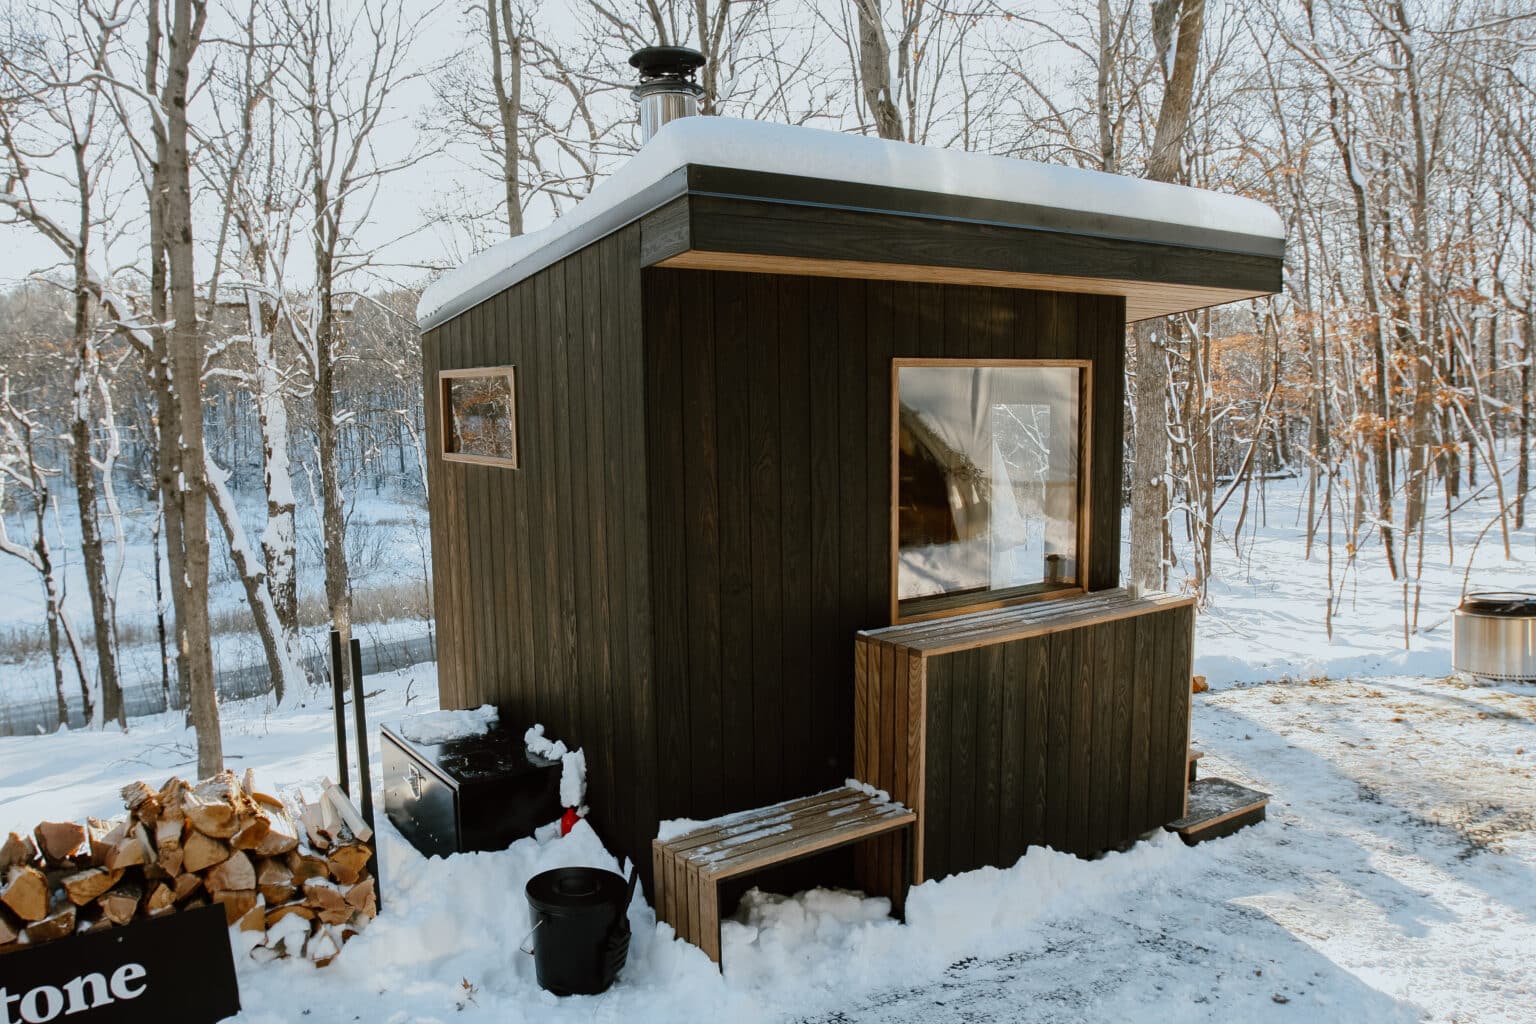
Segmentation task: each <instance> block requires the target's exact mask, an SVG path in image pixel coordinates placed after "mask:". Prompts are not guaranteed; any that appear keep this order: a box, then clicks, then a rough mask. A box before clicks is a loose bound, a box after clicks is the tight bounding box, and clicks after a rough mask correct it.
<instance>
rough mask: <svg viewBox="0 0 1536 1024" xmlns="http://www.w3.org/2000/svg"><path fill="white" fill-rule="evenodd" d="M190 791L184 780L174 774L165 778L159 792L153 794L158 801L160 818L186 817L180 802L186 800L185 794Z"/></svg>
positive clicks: (162, 819)
mask: <svg viewBox="0 0 1536 1024" xmlns="http://www.w3.org/2000/svg"><path fill="white" fill-rule="evenodd" d="M191 792H192V787H191V786H190V785H188V784H187V783H186V781H185V780H183V779H178V778H176V777H175V776H174V775H173V776H172V777H170V778H169V779H166V780H165V785H163V786H161V787H160V792H159V793H158V794H156V796H155V799H156V800H157V801H159V803H160V820H161V821H165V820H167V819H169V820H174V821H180V820H181V819H182V818H184V817H186V812H185V811H184V810H183V809H182V804H183V803H184V802H185V801H186V799H187V794H189V793H191Z"/></svg>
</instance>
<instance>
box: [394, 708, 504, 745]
mask: <svg viewBox="0 0 1536 1024" xmlns="http://www.w3.org/2000/svg"><path fill="white" fill-rule="evenodd" d="M496 720H497V712H496V707H495V705H493V704H484V705H482V706H480V707H478V708H475V709H474V710H472V711H430V712H428V713H427V714H424V715H412V716H411V717H409V718H407V719H405V720H404V721H402V722H401V723H400V735H402V736H404V737H405V738H406V739H408V740H410V741H411V742H412V743H447V742H448V741H449V740H460V739H464V738H465V737H467V736H484V735H485V734H486V733H488V732H490V731H491V730H492V729H494V728H496Z"/></svg>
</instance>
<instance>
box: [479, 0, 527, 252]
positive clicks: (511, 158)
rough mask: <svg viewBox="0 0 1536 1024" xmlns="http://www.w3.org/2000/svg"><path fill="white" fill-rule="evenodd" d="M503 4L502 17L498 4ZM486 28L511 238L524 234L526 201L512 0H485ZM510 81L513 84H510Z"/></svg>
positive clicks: (519, 55) (519, 46) (518, 41)
mask: <svg viewBox="0 0 1536 1024" xmlns="http://www.w3.org/2000/svg"><path fill="white" fill-rule="evenodd" d="M498 3H499V4H500V7H501V11H500V18H499V19H498V17H497V5H498ZM485 19H486V27H487V28H488V29H489V30H490V38H491V82H492V84H494V85H495V87H496V112H497V113H498V114H499V115H500V118H501V176H502V184H503V186H504V187H505V189H506V203H507V232H508V234H510V235H511V236H512V237H514V238H515V237H517V236H518V235H520V234H522V233H523V202H522V197H521V195H520V189H519V187H518V180H517V167H518V163H519V162H520V160H521V157H522V149H521V147H520V146H519V144H518V133H517V121H518V117H519V115H520V114H521V113H522V109H523V38H522V36H521V35H520V34H519V33H518V31H517V30H516V28H515V27H514V26H513V24H512V5H511V3H510V2H509V0H485ZM503 32H505V33H506V40H505V41H506V49H507V57H508V58H510V61H511V66H510V67H509V68H508V69H507V70H508V72H510V74H507V73H504V72H503V71H502V41H503V40H502V33H503ZM509 79H510V81H509Z"/></svg>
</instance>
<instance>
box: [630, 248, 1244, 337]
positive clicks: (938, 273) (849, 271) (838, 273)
mask: <svg viewBox="0 0 1536 1024" xmlns="http://www.w3.org/2000/svg"><path fill="white" fill-rule="evenodd" d="M656 266H658V267H676V268H679V269H682V270H727V271H738V272H741V273H752V274H792V275H799V276H802V277H842V278H864V279H866V280H871V281H923V282H929V283H933V284H971V285H987V286H991V287H996V288H1025V289H1030V290H1034V291H1050V292H1076V293H1078V294H1082V295H1122V296H1124V297H1125V321H1126V323H1134V322H1136V321H1137V320H1150V319H1152V318H1153V317H1159V316H1171V315H1173V314H1175V313H1188V312H1190V311H1191V310H1195V309H1204V308H1206V307H1207V306H1220V305H1224V304H1226V303H1228V302H1240V301H1242V300H1244V299H1257V298H1262V297H1264V296H1266V295H1269V294H1271V293H1270V292H1267V291H1248V290H1246V289H1241V288H1212V287H1207V286H1201V285H1190V284H1162V283H1158V282H1152V281H1121V280H1116V279H1112V278H1099V277H1065V276H1061V275H1057V274H1027V273H1020V272H1018V271H1012V270H978V269H974V268H970V267H929V266H920V265H918V264H913V263H876V262H872V261H867V260H828V259H815V258H811V257H806V256H762V255H758V254H755V253H742V252H707V251H704V250H701V249H690V250H688V251H687V252H682V253H678V254H677V255H676V256H671V257H669V258H667V259H664V260H661V261H660V262H658V263H657V264H656Z"/></svg>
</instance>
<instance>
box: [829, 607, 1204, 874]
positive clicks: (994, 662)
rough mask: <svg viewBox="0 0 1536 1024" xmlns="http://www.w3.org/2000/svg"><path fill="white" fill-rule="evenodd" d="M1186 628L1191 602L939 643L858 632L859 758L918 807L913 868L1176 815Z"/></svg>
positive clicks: (1127, 832)
mask: <svg viewBox="0 0 1536 1024" xmlns="http://www.w3.org/2000/svg"><path fill="white" fill-rule="evenodd" d="M1193 637H1194V608H1193V605H1192V604H1191V603H1188V602H1182V603H1179V604H1178V605H1177V606H1174V607H1169V608H1166V609H1163V610H1154V611H1147V612H1143V613H1141V614H1137V615H1134V616H1132V617H1127V618H1120V619H1114V620H1111V621H1107V622H1097V623H1093V624H1089V625H1081V626H1076V627H1073V628H1070V629H1065V630H1062V631H1059V632H1051V633H1045V634H1041V635H1036V636H1029V637H1025V638H1023V639H1014V640H1006V641H1002V642H986V643H983V644H982V645H980V646H975V647H969V648H966V649H963V650H955V651H950V652H946V653H927V652H923V651H918V650H913V649H910V648H907V647H903V646H901V645H900V644H899V643H893V642H890V641H887V640H881V639H877V638H874V637H865V636H861V637H859V638H858V641H857V643H856V644H855V661H856V667H857V676H858V687H859V692H860V694H861V700H860V705H859V706H860V707H862V708H863V709H864V711H863V712H862V714H863V715H864V716H865V717H866V718H867V720H866V721H863V722H861V723H860V728H859V729H858V734H859V755H858V762H857V763H856V765H855V769H856V770H862V772H863V774H861V776H860V777H861V778H864V779H865V781H868V782H870V783H872V784H874V785H877V786H880V787H881V788H884V789H886V790H888V791H889V792H890V793H891V795H892V796H893V797H894V798H895V799H898V800H901V801H902V802H903V803H906V804H908V806H912V807H915V808H916V809H917V810H918V812H919V828H920V830H921V831H920V834H919V837H918V847H919V849H918V851H917V861H918V865H919V866H918V871H917V875H918V877H919V878H920V879H922V878H943V877H945V876H946V875H950V874H953V873H955V872H959V871H969V870H971V869H973V868H977V867H981V866H983V865H988V864H990V865H994V866H999V867H1006V866H1008V865H1011V864H1012V863H1013V862H1014V861H1016V860H1017V859H1018V858H1019V857H1020V856H1022V855H1023V853H1024V851H1025V849H1026V848H1027V847H1030V846H1050V847H1052V848H1053V849H1056V850H1062V851H1066V852H1069V853H1075V854H1078V855H1081V856H1088V855H1091V854H1095V853H1098V852H1101V851H1103V850H1107V849H1112V848H1114V847H1117V846H1119V845H1121V844H1122V843H1125V842H1127V841H1129V840H1132V839H1134V838H1136V837H1137V836H1139V835H1141V834H1143V833H1145V832H1147V831H1149V830H1151V829H1154V828H1157V827H1158V826H1160V825H1164V824H1167V823H1168V822H1170V821H1173V820H1175V819H1176V818H1178V817H1180V816H1181V815H1182V814H1183V813H1184V795H1185V791H1186V777H1187V775H1186V773H1187V768H1188V766H1187V761H1186V758H1187V754H1188V750H1189V706H1190V685H1189V679H1190V676H1189V673H1190V667H1191V662H1192V657H1193ZM892 748H895V749H892ZM864 869H865V870H873V871H883V870H889V866H888V865H879V864H876V865H869V866H865V867H864Z"/></svg>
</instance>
